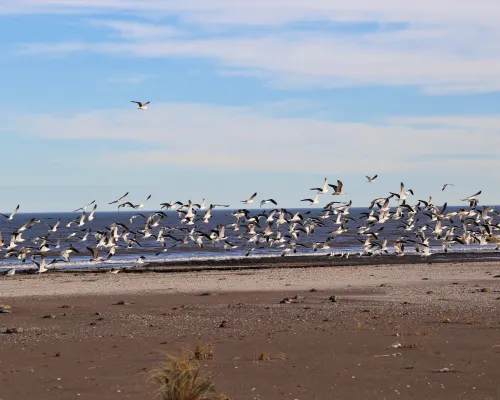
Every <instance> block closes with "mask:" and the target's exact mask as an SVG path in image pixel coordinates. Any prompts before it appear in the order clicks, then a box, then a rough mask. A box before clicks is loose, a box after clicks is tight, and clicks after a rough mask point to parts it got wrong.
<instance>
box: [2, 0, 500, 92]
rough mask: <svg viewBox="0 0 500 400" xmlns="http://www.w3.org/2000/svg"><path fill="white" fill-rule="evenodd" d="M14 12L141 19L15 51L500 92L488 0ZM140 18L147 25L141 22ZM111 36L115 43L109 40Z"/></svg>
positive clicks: (103, 5)
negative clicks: (178, 60) (190, 61)
mask: <svg viewBox="0 0 500 400" xmlns="http://www.w3.org/2000/svg"><path fill="white" fill-rule="evenodd" d="M20 4H22V5H23V6H22V7H20V6H19V5H15V6H12V5H6V6H5V5H4V6H3V12H4V13H9V12H16V9H19V8H21V9H23V10H24V11H25V12H30V10H31V12H40V11H43V12H74V13H81V12H86V13H94V14H97V15H99V14H103V15H105V13H107V12H110V11H113V12H114V13H116V15H123V16H127V18H129V15H128V14H129V13H134V15H136V16H137V13H139V15H141V16H142V17H143V19H142V20H141V21H129V20H127V21H122V20H119V19H117V18H116V17H115V18H114V19H113V20H104V19H103V20H101V19H100V20H99V22H95V21H94V22H93V23H94V24H96V23H98V24H99V25H101V26H104V27H107V28H109V29H110V31H111V32H110V35H108V36H107V37H105V38H103V39H102V40H101V41H100V42H98V43H95V42H85V41H81V42H70V43H64V42H62V43H36V42H33V43H27V44H25V45H24V46H22V50H21V51H22V52H24V53H38V54H40V53H55V54H64V53H72V52H98V53H105V54H109V55H127V56H130V57H146V58H153V57H165V58H168V57H185V58H200V59H207V60H210V61H212V62H214V63H215V65H216V66H217V67H218V68H220V69H221V71H222V73H224V74H240V75H248V76H254V77H257V78H260V79H264V80H267V81H268V82H269V83H270V84H271V85H273V86H274V87H278V88H290V87H291V88H300V87H310V86H314V87H341V86H362V85H416V86H420V87H422V88H423V91H424V93H428V94H453V93H460V92H472V93H477V92H490V91H498V90H500V72H499V71H500V54H499V52H498V50H497V48H498V47H497V43H498V40H499V39H500V3H497V2H494V1H489V0H484V1H480V2H472V1H460V0H453V1H451V0H440V1H438V2H431V1H417V0H414V1H413V0H411V1H405V2H404V7H403V6H402V3H401V1H399V0H397V1H395V0H373V1H366V0H352V1H349V2H346V1H323V0H311V1H303V0H297V1H293V0H287V1H284V0H274V1H267V0H266V1H261V2H259V1H253V2H250V1H231V2H229V1H226V0H191V1H189V0H186V1H182V2H170V1H168V2H165V1H158V0H143V1H141V2H138V1H129V0H106V1H87V0H86V1H78V0H23V1H22V2H21V3H20ZM1 13H2V8H0V14H1ZM145 13H146V14H145ZM144 17H154V18H156V21H155V23H154V24H153V23H150V22H147V23H146V22H144ZM162 17H163V18H165V17H175V18H178V19H179V20H180V21H183V22H184V24H182V23H181V26H182V31H181V30H178V29H177V28H173V27H172V26H171V25H170V23H169V24H166V25H165V24H162V23H161V18H162ZM318 22H327V23H332V24H356V23H373V24H374V25H373V26H374V27H375V26H378V28H377V29H374V30H373V29H372V30H371V31H369V32H366V31H365V33H363V32H364V31H362V30H361V31H359V30H358V31H356V30H350V31H349V32H350V33H347V32H346V31H343V30H342V29H339V27H338V25H335V26H336V28H335V29H332V28H333V25H328V24H327V25H321V24H317V23H318ZM297 23H304V24H303V25H297ZM308 23H310V24H308ZM315 23H316V25H318V26H315ZM377 24H378V25H377ZM388 24H389V25H388ZM390 24H398V25H397V26H393V25H390ZM245 26H247V27H251V29H244V27H245ZM278 27H279V28H278ZM193 28H194V29H195V30H196V31H197V32H198V33H199V32H200V29H201V32H205V35H204V37H203V38H202V39H199V37H200V35H197V37H198V38H197V39H195V38H189V32H190V29H193ZM183 33H185V35H184V36H182V35H183ZM117 34H118V36H119V38H120V39H118V40H115V41H110V39H113V38H116V35H117Z"/></svg>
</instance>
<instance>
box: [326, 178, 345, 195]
mask: <svg viewBox="0 0 500 400" xmlns="http://www.w3.org/2000/svg"><path fill="white" fill-rule="evenodd" d="M328 186H331V187H332V188H333V190H334V192H333V193H332V195H333V196H339V195H342V194H347V193H344V192H343V191H342V186H343V183H342V182H341V181H340V180H338V179H337V184H336V185H328Z"/></svg>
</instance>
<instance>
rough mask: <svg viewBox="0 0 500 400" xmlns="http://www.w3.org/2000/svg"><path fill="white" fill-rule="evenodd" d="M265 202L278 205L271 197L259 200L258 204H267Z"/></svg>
mask: <svg viewBox="0 0 500 400" xmlns="http://www.w3.org/2000/svg"><path fill="white" fill-rule="evenodd" d="M267 203H273V204H274V205H275V206H277V205H278V203H276V201H275V200H273V199H267V200H262V201H261V202H260V206H261V207H262V206H263V205H264V204H267Z"/></svg>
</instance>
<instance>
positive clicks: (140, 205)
mask: <svg viewBox="0 0 500 400" xmlns="http://www.w3.org/2000/svg"><path fill="white" fill-rule="evenodd" d="M150 198H151V195H149V196H148V197H147V198H146V200H144V201H143V202H142V203H141V204H139V205H138V206H137V208H144V204H146V201H148V200H149V199H150Z"/></svg>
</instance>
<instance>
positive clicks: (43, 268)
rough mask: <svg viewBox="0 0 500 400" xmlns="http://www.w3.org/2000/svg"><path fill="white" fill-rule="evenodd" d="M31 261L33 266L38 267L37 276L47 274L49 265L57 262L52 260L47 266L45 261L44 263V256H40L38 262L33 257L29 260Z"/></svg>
mask: <svg viewBox="0 0 500 400" xmlns="http://www.w3.org/2000/svg"><path fill="white" fill-rule="evenodd" d="M31 261H33V264H35V265H36V266H37V267H38V273H39V274H42V273H44V272H47V271H48V270H49V268H48V267H49V266H50V265H52V264H55V263H56V262H57V261H56V259H54V260H52V261H51V262H50V263H49V264H47V263H46V261H45V256H41V258H40V262H36V261H35V259H34V258H33V257H32V258H31Z"/></svg>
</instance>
